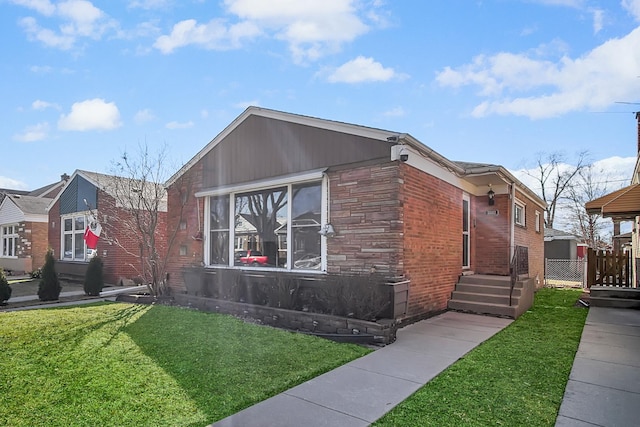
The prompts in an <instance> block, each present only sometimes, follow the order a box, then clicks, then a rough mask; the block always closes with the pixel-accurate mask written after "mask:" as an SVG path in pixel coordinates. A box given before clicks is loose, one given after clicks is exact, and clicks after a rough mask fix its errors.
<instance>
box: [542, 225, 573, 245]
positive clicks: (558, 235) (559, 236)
mask: <svg viewBox="0 0 640 427" xmlns="http://www.w3.org/2000/svg"><path fill="white" fill-rule="evenodd" d="M553 240H580V239H579V238H578V236H576V235H575V234H571V233H567V232H566V231H562V230H558V229H555V228H545V229H544V241H545V242H550V241H553Z"/></svg>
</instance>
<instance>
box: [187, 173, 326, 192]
mask: <svg viewBox="0 0 640 427" xmlns="http://www.w3.org/2000/svg"><path fill="white" fill-rule="evenodd" d="M326 170H327V169H326V168H323V169H316V170H313V171H310V172H304V173H297V174H292V175H284V176H281V177H278V178H275V179H273V178H269V179H264V180H260V181H253V182H250V183H243V184H235V185H227V186H224V187H216V188H210V189H206V190H201V191H198V192H197V193H196V194H195V196H196V197H208V196H220V195H223V194H231V193H241V192H244V191H259V190H263V189H267V188H273V187H279V186H283V185H289V184H299V183H303V182H307V181H319V180H321V179H322V177H323V175H324V171H326Z"/></svg>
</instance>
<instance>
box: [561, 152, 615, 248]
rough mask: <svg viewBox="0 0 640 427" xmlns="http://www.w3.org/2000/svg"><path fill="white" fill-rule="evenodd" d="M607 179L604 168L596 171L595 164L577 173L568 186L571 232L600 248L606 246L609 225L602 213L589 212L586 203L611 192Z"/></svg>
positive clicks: (592, 245) (590, 244) (591, 246)
mask: <svg viewBox="0 0 640 427" xmlns="http://www.w3.org/2000/svg"><path fill="white" fill-rule="evenodd" d="M607 181H608V179H607V174H605V172H604V171H603V170H600V171H595V170H594V166H593V165H589V166H586V167H584V168H583V169H581V170H580V171H579V172H578V173H577V175H576V176H575V179H574V182H573V183H572V185H571V186H569V187H568V195H567V201H568V209H569V212H570V217H569V220H570V226H571V232H572V233H573V234H575V235H577V236H580V237H582V239H583V240H584V243H586V244H588V245H589V247H590V248H595V249H600V248H603V247H605V246H606V244H607V242H606V241H605V237H604V234H605V233H606V231H607V230H608V228H609V227H608V224H607V223H606V222H605V221H604V220H603V218H602V216H601V215H599V214H589V213H587V210H586V209H585V204H586V203H587V202H588V201H590V200H594V199H597V198H599V197H602V196H604V195H605V194H607V193H608V192H609V191H608V190H607Z"/></svg>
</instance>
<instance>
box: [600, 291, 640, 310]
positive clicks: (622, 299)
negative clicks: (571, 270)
mask: <svg viewBox="0 0 640 427" xmlns="http://www.w3.org/2000/svg"><path fill="white" fill-rule="evenodd" d="M589 303H590V305H591V306H593V307H611V308H633V309H636V310H640V289H638V288H621V287H616V286H592V287H591V289H590V290H589Z"/></svg>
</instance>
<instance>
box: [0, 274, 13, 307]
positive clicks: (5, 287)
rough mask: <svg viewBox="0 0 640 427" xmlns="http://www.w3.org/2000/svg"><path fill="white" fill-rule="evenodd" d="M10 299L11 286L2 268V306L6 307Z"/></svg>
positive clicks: (0, 279)
mask: <svg viewBox="0 0 640 427" xmlns="http://www.w3.org/2000/svg"><path fill="white" fill-rule="evenodd" d="M9 298H11V286H9V282H8V281H7V278H6V277H5V275H4V271H3V270H2V269H1V268H0V305H4V304H5V301H8V300H9Z"/></svg>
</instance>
